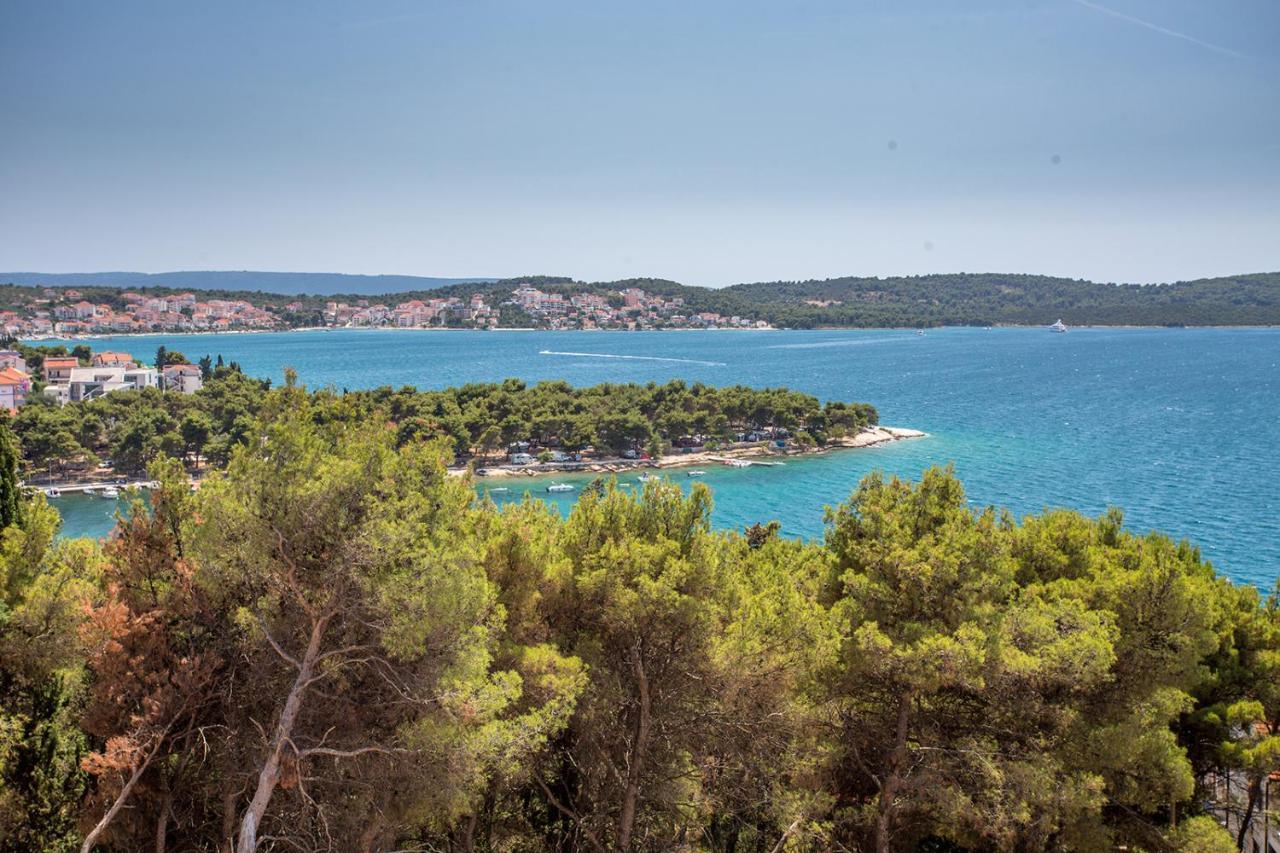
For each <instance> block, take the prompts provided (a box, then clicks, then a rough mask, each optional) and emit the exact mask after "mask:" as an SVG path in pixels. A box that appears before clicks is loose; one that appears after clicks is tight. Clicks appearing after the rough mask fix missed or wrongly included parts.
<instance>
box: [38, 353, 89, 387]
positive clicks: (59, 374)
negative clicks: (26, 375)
mask: <svg viewBox="0 0 1280 853" xmlns="http://www.w3.org/2000/svg"><path fill="white" fill-rule="evenodd" d="M79 366H80V361H79V359H76V358H72V357H70V356H66V357H46V358H45V360H44V366H43V367H42V368H41V370H40V373H41V378H43V379H44V381H45V382H58V383H61V382H67V381H68V380H70V379H71V371H73V370H75V369H77V368H78V367H79Z"/></svg>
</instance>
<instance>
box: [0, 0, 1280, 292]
mask: <svg viewBox="0 0 1280 853" xmlns="http://www.w3.org/2000/svg"><path fill="white" fill-rule="evenodd" d="M0 269H4V270H38V271H55V272H69V271H90V270H108V269H128V270H142V271H161V270H171V269H276V270H323V271H334V272H361V273H410V274H420V275H504V276H505V275H517V274H523V273H534V272H541V273H548V274H561V275H573V276H578V277H583V278H592V279H601V278H618V277H623V276H631V275H655V276H664V277H669V278H675V279H678V280H681V281H685V282H687V283H691V284H710V285H721V284H729V283H733V282H736V281H743V280H766V279H774V278H808V277H826V276H836V275H848V274H860V275H863V274H865V275H887V274H898V273H922V272H943V271H962V270H963V271H970V272H973V271H1017V272H1043V273H1049V274H1058V275H1071V276H1082V277H1090V278H1096V279H1102V280H1126V281H1162V280H1170V279H1177V278H1191V277H1197V276H1202V275H1215V274H1225V273H1233V272H1250V271H1261V270H1276V269H1280V2H1277V0H1101V1H1100V2H1098V3H1094V2H1092V0H1090V2H1086V0H1024V2H1014V0H1008V1H1007V2H997V0H974V2H960V1H959V0H936V2H925V0H885V2H856V0H842V2H779V0H773V2H744V0H733V2H694V0H680V2H665V0H648V2H644V3H634V2H631V3H614V2H601V0H591V2H581V3H572V4H571V3H562V2H553V0H521V2H483V0H467V2H383V3H374V2H360V3H356V2H350V3H327V4H326V3H292V2H277V0H272V2H226V0H217V2H205V3H188V2H175V0H158V2H153V3H139V2H129V0H113V2H109V3H99V2H89V0H84V2H56V0H34V2H25V0H22V2H18V0H0Z"/></svg>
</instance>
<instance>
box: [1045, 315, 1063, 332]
mask: <svg viewBox="0 0 1280 853" xmlns="http://www.w3.org/2000/svg"><path fill="white" fill-rule="evenodd" d="M1066 330H1067V325H1066V324H1065V323H1063V322H1062V318H1061V317H1059V318H1058V322H1056V323H1054V324H1053V325H1052V326H1050V327H1049V331H1051V332H1065V331H1066Z"/></svg>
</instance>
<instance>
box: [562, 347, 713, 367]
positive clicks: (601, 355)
mask: <svg viewBox="0 0 1280 853" xmlns="http://www.w3.org/2000/svg"><path fill="white" fill-rule="evenodd" d="M538 355H567V356H572V357H574V358H620V359H625V360H627V361H669V362H674V363H676V364H704V365H706V366H707V367H728V365H727V364H725V363H724V362H723V361H699V360H698V359H696V358H664V357H661V356H656V355H615V354H614V353H608V352H562V351H560V350H550V349H544V350H540V351H539V352H538Z"/></svg>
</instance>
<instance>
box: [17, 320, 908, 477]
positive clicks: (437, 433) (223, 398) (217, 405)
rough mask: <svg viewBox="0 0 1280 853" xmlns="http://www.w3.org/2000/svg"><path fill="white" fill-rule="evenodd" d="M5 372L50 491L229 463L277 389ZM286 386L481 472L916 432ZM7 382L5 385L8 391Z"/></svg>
mask: <svg viewBox="0 0 1280 853" xmlns="http://www.w3.org/2000/svg"><path fill="white" fill-rule="evenodd" d="M0 362H3V364H0V383H2V382H4V381H6V380H5V376H6V375H7V374H12V376H13V377H14V378H13V382H14V383H15V386H14V388H13V396H12V399H13V405H12V406H11V407H10V409H11V411H12V412H13V413H14V414H13V419H12V427H13V430H14V432H15V433H16V435H17V438H18V442H19V447H20V453H21V462H22V469H23V474H24V475H25V479H26V481H27V482H28V483H39V484H42V485H46V486H56V485H58V484H64V483H76V482H86V481H92V482H98V481H101V480H104V479H111V478H117V477H118V478H126V477H132V478H136V477H138V476H140V475H142V474H143V473H144V472H145V471H146V469H147V467H148V466H149V465H150V464H151V463H152V462H153V461H155V460H156V459H157V458H159V457H163V456H168V457H173V458H175V459H179V460H181V461H182V462H183V463H184V464H185V466H186V467H187V469H188V470H189V471H190V472H191V473H192V474H194V475H199V474H202V473H203V472H204V471H205V470H207V469H208V468H210V467H212V468H221V467H223V466H224V465H225V464H226V462H227V460H228V459H229V458H230V455H231V453H232V451H233V450H234V449H235V448H236V447H237V446H239V445H241V444H243V442H244V441H245V436H246V435H247V434H248V425H249V424H250V423H252V422H253V421H254V420H255V419H256V418H258V417H260V416H261V415H262V412H263V406H264V405H265V401H267V400H268V399H269V398H270V396H269V392H270V387H271V383H270V381H268V380H262V379H255V378H251V377H249V376H247V375H245V374H244V373H243V371H242V370H241V369H240V367H239V365H237V364H236V363H235V362H228V363H224V362H223V360H222V358H221V356H219V357H218V359H217V361H213V360H212V359H210V358H209V357H208V356H205V357H203V358H200V359H198V361H197V363H195V364H192V363H190V362H189V360H188V359H187V358H186V356H184V355H183V354H182V353H178V352H174V351H171V350H165V349H164V348H163V347H161V348H160V349H159V351H158V352H157V353H156V359H155V366H154V367H150V366H142V365H139V364H137V363H136V362H135V361H134V359H133V357H132V356H130V355H129V354H127V353H119V352H109V351H104V352H95V351H93V350H92V349H91V348H90V347H89V346H88V345H83V344H82V345H79V346H77V347H75V348H74V349H73V350H70V351H69V350H67V348H66V347H63V346H56V347H39V346H29V345H19V346H18V348H17V349H14V350H7V351H0ZM295 381H296V375H295V374H294V373H293V372H292V371H289V372H288V379H287V384H289V385H290V387H291V393H294V394H299V395H307V396H309V397H311V398H314V400H315V405H316V406H317V407H318V410H319V411H323V412H324V413H325V415H324V416H325V418H326V419H327V421H328V422H329V423H330V424H331V425H332V426H333V427H334V428H337V427H339V426H341V427H344V428H352V429H359V428H369V427H371V426H373V425H377V426H379V427H380V428H385V429H389V430H393V431H394V432H395V436H396V445H397V446H398V447H404V446H406V445H409V444H413V443H417V442H420V441H423V440H435V441H439V442H440V444H441V446H442V447H444V448H445V449H446V451H447V453H448V455H449V457H450V458H449V460H448V461H449V466H450V468H452V469H453V470H455V471H458V472H462V471H464V470H468V469H472V470H476V471H477V472H482V473H484V474H488V473H490V472H492V473H494V474H504V473H505V474H511V473H519V472H524V471H529V472H542V473H550V472H555V471H566V470H569V471H573V470H597V471H607V470H621V469H623V468H628V467H641V466H654V467H656V466H662V467H666V466H671V465H679V464H706V463H709V462H713V461H724V462H726V463H730V464H732V463H734V462H737V463H741V464H746V463H745V462H744V461H743V460H749V459H752V458H756V459H759V458H760V457H764V456H784V455H794V454H798V453H815V452H822V451H824V450H828V449H834V448H838V447H863V446H868V445H872V444H878V443H883V442H885V441H893V440H896V439H899V438H906V437H912V436H916V435H920V433H918V432H915V431H913V430H898V429H892V428H885V427H880V426H879V413H878V412H877V411H876V409H875V407H874V406H872V405H871V404H869V403H860V402H840V401H832V400H828V401H826V402H820V401H819V400H818V399H817V398H816V397H814V396H812V395H810V394H804V393H801V392H798V391H794V390H791V389H787V388H750V387H746V386H743V385H732V386H726V387H713V386H710V385H705V384H702V383H686V382H684V381H682V380H674V381H671V382H667V383H665V384H656V383H649V384H645V385H639V384H634V383H625V384H621V383H606V384H602V385H595V386H591V387H574V386H571V385H570V384H569V383H567V382H563V381H550V382H540V383H538V384H536V385H528V384H526V383H525V382H524V381H522V380H519V379H507V380H505V381H503V382H500V383H473V384H467V385H462V386H459V387H456V388H446V389H443V390H417V389H415V388H408V387H406V388H399V389H392V388H389V387H382V388H375V389H371V390H362V391H350V392H348V391H343V392H338V391H334V390H332V389H321V390H316V391H306V390H304V389H303V388H302V387H301V386H295V385H294V383H295ZM2 387H3V386H0V388H2Z"/></svg>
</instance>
